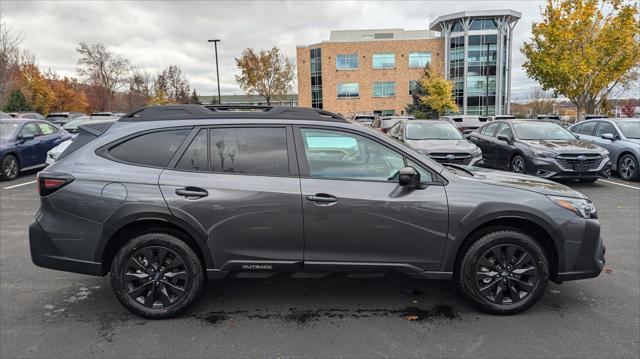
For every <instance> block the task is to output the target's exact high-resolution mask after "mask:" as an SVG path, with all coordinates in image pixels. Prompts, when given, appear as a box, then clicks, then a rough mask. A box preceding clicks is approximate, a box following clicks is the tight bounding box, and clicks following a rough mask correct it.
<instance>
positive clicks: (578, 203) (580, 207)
mask: <svg viewBox="0 0 640 359" xmlns="http://www.w3.org/2000/svg"><path fill="white" fill-rule="evenodd" d="M548 197H549V199H550V200H552V201H553V202H555V203H556V204H557V205H558V206H560V207H562V208H566V209H568V210H570V211H571V212H573V213H575V214H577V215H579V216H582V218H598V212H597V211H596V207H595V206H594V205H593V203H592V202H591V201H589V200H588V199H585V198H572V197H559V196H548Z"/></svg>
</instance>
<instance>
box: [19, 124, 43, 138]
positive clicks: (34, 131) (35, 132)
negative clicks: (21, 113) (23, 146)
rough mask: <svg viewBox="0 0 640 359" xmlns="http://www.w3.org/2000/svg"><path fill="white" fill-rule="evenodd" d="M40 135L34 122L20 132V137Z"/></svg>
mask: <svg viewBox="0 0 640 359" xmlns="http://www.w3.org/2000/svg"><path fill="white" fill-rule="evenodd" d="M39 134H40V133H39V132H38V127H37V126H36V124H35V123H33V122H29V123H27V124H26V125H24V126H23V127H22V130H20V136H29V135H33V136H38V135H39Z"/></svg>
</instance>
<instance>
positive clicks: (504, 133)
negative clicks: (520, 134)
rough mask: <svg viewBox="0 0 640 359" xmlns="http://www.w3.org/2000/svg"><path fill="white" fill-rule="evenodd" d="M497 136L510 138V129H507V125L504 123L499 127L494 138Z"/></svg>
mask: <svg viewBox="0 0 640 359" xmlns="http://www.w3.org/2000/svg"><path fill="white" fill-rule="evenodd" d="M498 136H506V137H507V138H511V127H509V125H507V124H506V123H503V124H502V126H500V129H499V130H498V133H496V137H498Z"/></svg>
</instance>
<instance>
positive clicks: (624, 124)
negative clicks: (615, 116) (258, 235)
mask: <svg viewBox="0 0 640 359" xmlns="http://www.w3.org/2000/svg"><path fill="white" fill-rule="evenodd" d="M616 123H617V124H618V127H620V131H622V134H623V135H624V137H626V138H635V139H640V121H620V122H616Z"/></svg>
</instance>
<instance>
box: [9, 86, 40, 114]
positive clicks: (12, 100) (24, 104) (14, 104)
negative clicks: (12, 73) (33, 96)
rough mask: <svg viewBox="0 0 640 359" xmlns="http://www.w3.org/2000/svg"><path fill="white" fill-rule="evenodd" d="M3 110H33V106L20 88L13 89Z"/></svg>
mask: <svg viewBox="0 0 640 359" xmlns="http://www.w3.org/2000/svg"><path fill="white" fill-rule="evenodd" d="M3 110H4V111H5V112H20V111H33V106H31V104H30V103H29V101H27V99H26V97H24V94H23V93H22V91H20V89H13V90H12V91H11V93H10V94H9V101H7V104H6V105H5V106H4V109H3Z"/></svg>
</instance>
